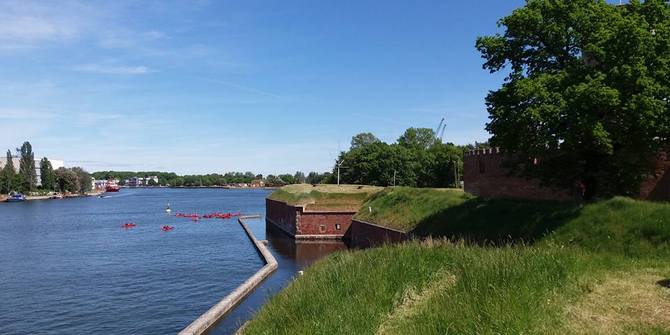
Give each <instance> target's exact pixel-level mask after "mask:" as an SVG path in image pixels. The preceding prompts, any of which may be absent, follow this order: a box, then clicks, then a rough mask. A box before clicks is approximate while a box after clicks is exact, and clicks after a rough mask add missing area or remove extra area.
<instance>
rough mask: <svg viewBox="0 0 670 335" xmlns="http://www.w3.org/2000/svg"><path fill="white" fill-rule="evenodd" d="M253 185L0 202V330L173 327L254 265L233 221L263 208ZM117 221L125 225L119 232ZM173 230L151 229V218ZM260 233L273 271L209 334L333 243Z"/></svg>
mask: <svg viewBox="0 0 670 335" xmlns="http://www.w3.org/2000/svg"><path fill="white" fill-rule="evenodd" d="M268 193H269V191H265V190H221V189H132V190H130V189H124V190H122V191H121V192H120V193H118V194H115V195H113V196H112V197H110V198H105V199H99V198H82V199H67V200H52V201H31V202H26V203H14V204H6V203H0V334H91V333H98V334H173V333H176V332H178V331H179V330H181V329H183V328H184V327H185V326H187V325H188V324H189V323H190V322H191V321H193V320H195V319H196V318H197V317H198V316H199V315H200V314H202V313H203V312H204V311H206V310H207V309H209V308H210V307H211V306H212V305H214V304H215V303H217V302H218V301H219V300H220V299H221V298H222V297H224V296H225V295H226V294H228V293H229V292H230V291H232V290H233V289H234V288H235V287H236V286H237V285H239V284H240V283H242V282H243V281H244V280H246V278H248V277H249V276H251V275H252V274H253V273H255V272H256V271H257V270H258V269H259V268H260V267H261V266H262V265H263V264H262V261H261V259H260V257H259V256H258V254H257V253H256V251H255V250H254V248H253V246H252V245H251V243H250V242H249V239H248V238H247V237H246V235H245V234H244V232H243V230H242V229H241V227H240V226H239V225H238V224H237V222H236V220H219V219H212V220H204V219H203V220H201V221H200V222H199V223H193V222H191V221H190V220H188V219H183V218H176V217H174V216H168V215H166V213H165V212H164V209H165V206H166V203H167V202H168V201H169V202H170V203H171V205H172V209H173V213H174V212H186V213H192V212H195V213H201V214H202V213H206V212H213V211H222V212H223V211H226V212H227V211H241V212H242V213H248V214H261V215H263V216H264V214H265V201H264V199H265V197H266V196H267V195H268ZM125 222H134V223H136V224H137V227H136V228H134V229H130V230H124V229H122V228H121V227H120V225H121V224H123V223H125ZM165 224H169V225H172V226H174V227H175V228H174V230H173V231H170V232H163V231H161V230H160V227H161V226H162V225H165ZM248 225H249V226H250V228H251V229H252V230H253V231H254V233H255V235H256V236H257V237H258V238H259V239H265V238H267V239H268V240H269V241H270V249H271V251H272V252H273V253H274V254H275V256H276V257H277V259H278V261H279V266H280V267H279V270H278V271H277V272H276V273H275V274H274V275H273V276H272V277H270V278H269V279H268V280H267V281H265V282H264V283H263V285H262V286H261V287H260V288H259V289H258V290H256V291H255V292H254V293H252V295H251V296H250V297H249V298H248V299H246V300H245V301H244V302H243V303H242V304H241V305H240V306H239V307H238V308H237V309H236V310H235V311H233V312H232V313H231V314H230V315H229V316H227V317H226V318H225V319H224V320H222V321H221V322H220V323H219V324H218V325H217V327H216V328H214V329H213V330H212V333H214V334H230V333H232V332H234V331H235V330H236V329H237V327H238V326H239V325H240V324H241V323H243V322H245V321H246V320H248V319H249V318H250V317H251V316H252V315H253V313H254V312H255V311H256V310H257V309H258V308H259V307H260V306H261V305H262V303H263V302H264V301H265V300H266V299H267V298H268V297H270V296H271V295H273V294H275V293H276V292H278V291H279V290H280V289H281V288H282V287H284V286H285V285H286V284H287V283H288V282H289V281H290V280H291V279H292V278H294V276H295V273H296V272H297V271H298V270H300V269H303V268H304V267H306V266H308V265H309V264H311V263H312V262H313V261H314V260H316V259H318V258H319V257H321V256H323V255H326V254H328V253H330V252H332V251H335V250H341V249H344V248H345V247H344V245H343V244H338V243H335V244H332V243H331V244H298V245H296V244H295V243H293V241H292V240H289V239H286V238H285V237H284V236H283V235H280V234H275V233H272V232H267V234H266V228H265V223H264V221H263V220H254V221H250V222H248Z"/></svg>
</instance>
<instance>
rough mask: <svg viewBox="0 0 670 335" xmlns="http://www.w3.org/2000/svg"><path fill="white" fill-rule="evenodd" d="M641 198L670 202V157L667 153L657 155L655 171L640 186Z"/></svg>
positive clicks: (662, 152)
mask: <svg viewBox="0 0 670 335" xmlns="http://www.w3.org/2000/svg"><path fill="white" fill-rule="evenodd" d="M640 198H642V199H648V200H656V201H668V200H670V157H669V155H668V152H667V151H661V152H659V153H658V155H656V166H655V168H654V171H653V172H652V173H651V174H650V175H649V176H648V177H647V178H646V179H645V180H644V181H643V182H642V184H641V185H640Z"/></svg>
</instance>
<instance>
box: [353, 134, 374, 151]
mask: <svg viewBox="0 0 670 335" xmlns="http://www.w3.org/2000/svg"><path fill="white" fill-rule="evenodd" d="M378 142H381V140H379V139H378V138H377V137H376V136H375V135H373V134H372V133H360V134H358V135H355V136H354V137H352V138H351V148H352V149H353V148H359V147H362V146H366V145H370V144H373V143H378Z"/></svg>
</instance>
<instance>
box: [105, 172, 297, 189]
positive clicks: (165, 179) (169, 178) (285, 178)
mask: <svg viewBox="0 0 670 335" xmlns="http://www.w3.org/2000/svg"><path fill="white" fill-rule="evenodd" d="M300 173H301V172H300ZM92 175H93V178H94V179H103V180H107V179H118V180H120V184H122V185H123V184H124V182H125V180H127V179H130V178H132V177H142V178H146V177H149V176H158V184H157V185H155V186H175V187H200V186H205V187H208V186H224V185H229V184H239V183H245V184H249V183H251V182H252V181H254V180H257V179H261V180H262V179H263V175H261V174H258V175H256V174H254V173H253V172H249V171H247V172H244V173H242V172H227V173H225V174H223V175H222V174H218V173H211V174H205V175H184V176H179V175H177V174H176V173H174V172H159V171H139V172H133V171H99V172H94V173H93V174H92ZM296 176H297V177H301V178H303V179H304V178H305V177H304V174H302V176H300V175H299V174H296ZM296 176H294V175H289V174H283V175H280V176H274V175H268V176H267V177H266V178H265V181H266V184H268V185H271V186H281V185H286V184H293V183H296V182H297V180H296ZM280 177H281V178H280ZM151 186H154V185H151Z"/></svg>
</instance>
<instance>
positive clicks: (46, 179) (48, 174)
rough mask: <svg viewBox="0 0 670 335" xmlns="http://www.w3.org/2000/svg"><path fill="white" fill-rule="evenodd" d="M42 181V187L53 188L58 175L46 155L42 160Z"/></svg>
mask: <svg viewBox="0 0 670 335" xmlns="http://www.w3.org/2000/svg"><path fill="white" fill-rule="evenodd" d="M40 182H41V184H42V189H45V190H53V189H54V187H55V186H56V176H55V175H54V169H53V167H52V166H51V162H50V161H49V159H47V158H46V157H44V158H42V159H41V160H40Z"/></svg>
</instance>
